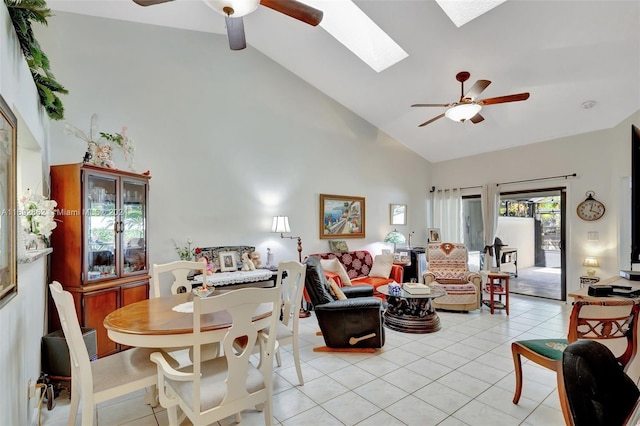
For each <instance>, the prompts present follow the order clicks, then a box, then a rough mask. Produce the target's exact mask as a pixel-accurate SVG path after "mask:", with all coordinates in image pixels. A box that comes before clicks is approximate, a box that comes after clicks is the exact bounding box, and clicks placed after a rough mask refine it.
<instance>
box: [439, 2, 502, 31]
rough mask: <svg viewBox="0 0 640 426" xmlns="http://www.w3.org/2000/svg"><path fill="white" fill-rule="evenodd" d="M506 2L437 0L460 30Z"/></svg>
mask: <svg viewBox="0 0 640 426" xmlns="http://www.w3.org/2000/svg"><path fill="white" fill-rule="evenodd" d="M505 1H506V0H436V2H438V4H439V5H440V7H441V8H442V10H444V13H446V14H447V16H448V17H449V19H451V21H452V22H453V23H454V24H455V25H456V27H458V28H460V27H461V26H463V25H464V24H466V23H467V22H469V21H472V20H474V19H476V18H477V17H478V16H480V15H482V14H484V13H486V12H488V11H490V10H491V9H493V8H494V7H496V6H499V5H500V4H502V3H504V2H505Z"/></svg>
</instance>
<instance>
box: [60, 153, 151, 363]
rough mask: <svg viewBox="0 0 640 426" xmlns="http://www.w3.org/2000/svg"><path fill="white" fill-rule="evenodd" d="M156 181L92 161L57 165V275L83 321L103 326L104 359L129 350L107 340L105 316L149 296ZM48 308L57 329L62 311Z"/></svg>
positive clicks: (100, 345)
mask: <svg viewBox="0 0 640 426" xmlns="http://www.w3.org/2000/svg"><path fill="white" fill-rule="evenodd" d="M149 179H150V176H147V175H141V174H137V173H132V172H127V171H122V170H112V169H105V168H102V167H97V166H93V165H89V164H64V165H55V166H51V199H53V200H56V201H57V202H58V207H57V208H58V212H57V214H56V219H57V220H58V223H57V228H56V229H55V231H54V232H53V234H52V237H51V245H52V247H53V253H52V255H51V278H52V280H55V281H59V282H60V283H61V284H62V286H63V288H64V289H65V290H67V291H69V292H70V293H71V294H72V295H73V298H74V301H75V305H76V312H77V313H78V319H79V321H80V326H81V327H90V328H95V329H96V336H97V353H98V357H102V356H105V355H109V354H112V353H115V352H119V351H120V350H122V349H125V348H124V347H121V346H120V345H119V344H117V343H115V342H113V341H112V340H110V339H109V338H108V337H107V331H106V329H105V328H104V327H103V325H102V322H103V320H104V318H105V317H106V316H107V315H108V314H109V313H111V312H113V311H114V310H116V309H118V308H120V307H122V306H125V305H128V304H130V303H133V302H137V301H140V300H144V299H147V298H148V297H149V279H150V276H149V263H148V250H147V243H146V242H147V214H148V212H147V206H148V194H149ZM49 306H50V308H49V312H50V322H51V327H50V328H51V329H52V330H55V329H58V328H60V327H59V320H58V315H57V311H56V308H55V305H54V304H53V303H50V304H49Z"/></svg>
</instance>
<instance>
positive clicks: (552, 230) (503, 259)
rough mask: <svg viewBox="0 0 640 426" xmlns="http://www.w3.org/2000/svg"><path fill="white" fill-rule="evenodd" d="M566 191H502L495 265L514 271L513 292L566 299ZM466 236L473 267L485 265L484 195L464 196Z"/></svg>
mask: <svg viewBox="0 0 640 426" xmlns="http://www.w3.org/2000/svg"><path fill="white" fill-rule="evenodd" d="M565 204H566V203H565V192H564V189H563V188H544V189H538V190H529V191H519V192H504V193H501V194H500V212H499V217H498V230H497V234H496V241H495V243H496V244H495V245H494V250H495V259H494V261H493V264H492V265H489V266H490V267H493V268H497V269H498V270H500V271H501V272H505V273H508V274H510V275H511V279H510V288H511V291H512V292H513V293H519V294H524V295H528V296H536V297H543V298H548V299H554V300H566V277H565V250H564V244H563V241H564V238H565V214H564V213H565ZM462 216H463V220H464V229H463V238H464V243H465V245H466V246H467V250H468V251H469V269H470V270H480V269H482V268H483V266H484V255H483V254H482V250H483V247H484V230H483V226H482V209H481V200H480V197H479V196H471V197H463V200H462Z"/></svg>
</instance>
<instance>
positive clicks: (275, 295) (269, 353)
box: [193, 285, 282, 414]
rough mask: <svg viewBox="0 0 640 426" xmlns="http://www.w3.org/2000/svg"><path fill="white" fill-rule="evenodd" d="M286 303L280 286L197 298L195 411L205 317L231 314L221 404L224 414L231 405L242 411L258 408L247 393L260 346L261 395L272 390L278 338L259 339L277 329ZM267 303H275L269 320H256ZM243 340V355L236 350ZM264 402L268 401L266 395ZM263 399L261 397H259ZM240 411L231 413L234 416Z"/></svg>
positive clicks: (226, 338)
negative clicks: (266, 330)
mask: <svg viewBox="0 0 640 426" xmlns="http://www.w3.org/2000/svg"><path fill="white" fill-rule="evenodd" d="M281 300H282V295H281V289H280V287H278V286H277V285H276V286H275V287H271V288H243V289H239V290H232V291H230V292H228V293H224V294H221V295H219V296H216V297H207V298H203V299H200V298H196V299H195V300H194V307H193V312H194V315H193V333H194V336H195V342H196V343H197V346H198V348H196V347H195V346H194V369H193V373H194V379H195V380H194V384H193V397H194V403H193V407H194V411H195V413H199V412H200V401H201V399H200V391H201V390H202V389H201V370H200V367H201V363H200V361H201V357H200V350H199V349H200V348H201V347H202V346H203V343H204V338H203V337H202V333H201V331H200V320H201V317H202V315H208V314H213V313H220V312H222V311H226V312H228V314H229V315H230V316H231V323H232V325H231V327H230V328H229V330H228V331H227V333H226V335H225V337H224V339H223V340H222V347H223V353H224V356H225V358H226V361H227V366H228V367H227V373H226V374H227V375H226V379H225V384H226V392H225V395H224V396H223V398H222V400H221V401H220V403H219V407H220V411H224V406H225V405H227V404H231V405H232V406H234V405H237V407H238V408H239V410H242V408H246V407H247V406H252V405H255V403H253V402H251V403H249V404H247V403H246V401H250V400H251V399H253V398H252V395H251V393H250V392H249V391H248V390H247V382H248V378H249V375H248V372H249V362H250V359H249V358H250V357H251V354H252V353H253V347H254V345H256V344H261V345H262V344H263V345H264V346H263V347H262V348H261V357H260V366H259V370H260V372H261V373H262V379H263V381H264V387H263V388H262V389H261V390H259V391H258V392H254V393H264V392H271V391H272V385H271V383H272V374H273V354H274V351H275V342H276V336H275V335H273V334H272V335H270V336H269V338H268V340H267V341H266V342H262V343H261V341H259V340H258V337H259V333H260V331H261V330H262V329H264V328H265V327H267V326H268V327H270V328H271V329H275V327H277V324H278V321H279V318H278V317H279V315H280V304H281ZM263 304H271V312H270V316H269V317H268V320H266V321H253V320H252V317H253V314H254V312H256V310H257V309H258V308H259V307H260V306H261V305H263ZM238 340H240V341H243V343H244V348H243V350H242V351H241V352H239V351H238V349H237V348H236V347H235V345H234V343H235V342H236V341H238ZM264 397H265V398H264V399H262V401H261V402H264V401H266V395H264ZM242 399H245V404H244V407H242V404H237V402H238V401H241V400H242ZM258 399H261V398H258ZM239 410H235V411H233V410H232V411H231V414H233V413H236V412H237V411H239Z"/></svg>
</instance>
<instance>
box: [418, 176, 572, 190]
mask: <svg viewBox="0 0 640 426" xmlns="http://www.w3.org/2000/svg"><path fill="white" fill-rule="evenodd" d="M576 176H578V175H577V173H571V174H570V175H559V176H548V177H541V178H535V179H525V180H514V181H511V182H500V183H496V186H499V185H509V184H512V183H523V182H536V181H539V180H547V179H558V178H565V179H569V178H570V177H576ZM475 188H482V185H476V186H462V187H460V188H451V189H475ZM438 191H446V189H439V190H438ZM429 192H436V187H435V186H432V187H431V191H429Z"/></svg>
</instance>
